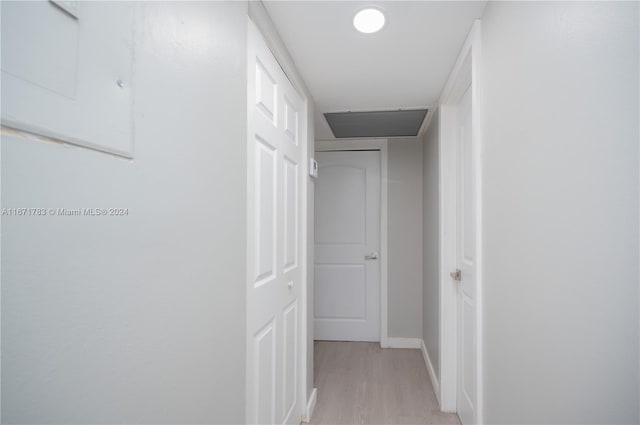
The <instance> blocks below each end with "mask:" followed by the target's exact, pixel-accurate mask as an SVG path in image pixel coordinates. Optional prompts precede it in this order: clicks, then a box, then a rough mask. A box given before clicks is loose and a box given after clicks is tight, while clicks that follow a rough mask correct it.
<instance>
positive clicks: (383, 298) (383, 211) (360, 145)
mask: <svg viewBox="0 0 640 425" xmlns="http://www.w3.org/2000/svg"><path fill="white" fill-rule="evenodd" d="M371 149H375V150H379V151H380V346H381V347H383V348H388V347H389V333H388V329H387V321H388V320H387V310H388V305H387V303H388V301H387V285H388V281H387V278H388V276H387V270H388V269H387V267H388V235H387V221H388V214H387V205H388V204H387V191H388V187H387V186H388V178H387V139H362V140H358V139H348V140H339V141H333V140H316V152H326V151H349V150H371ZM319 178H322V176H319Z"/></svg>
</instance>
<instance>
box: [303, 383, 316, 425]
mask: <svg viewBox="0 0 640 425" xmlns="http://www.w3.org/2000/svg"><path fill="white" fill-rule="evenodd" d="M317 400H318V389H317V388H314V389H313V391H311V396H309V401H308V402H307V411H306V412H305V414H304V416H303V417H302V422H304V423H307V424H308V423H310V422H311V418H312V417H313V411H314V410H315V409H316V401H317Z"/></svg>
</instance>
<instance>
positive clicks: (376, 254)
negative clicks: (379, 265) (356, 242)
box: [364, 252, 378, 260]
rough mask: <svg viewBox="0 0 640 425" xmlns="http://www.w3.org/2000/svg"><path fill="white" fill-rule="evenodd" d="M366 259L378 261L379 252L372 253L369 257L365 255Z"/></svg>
mask: <svg viewBox="0 0 640 425" xmlns="http://www.w3.org/2000/svg"><path fill="white" fill-rule="evenodd" d="M364 259H365V260H377V259H378V253H377V252H372V253H371V254H369V255H365V256H364Z"/></svg>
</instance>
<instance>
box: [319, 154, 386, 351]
mask: <svg viewBox="0 0 640 425" xmlns="http://www.w3.org/2000/svg"><path fill="white" fill-rule="evenodd" d="M316 159H317V161H318V173H319V176H318V180H317V181H316V190H315V196H316V198H315V208H316V210H315V294H314V304H315V305H314V328H315V339H317V340H337V341H380V261H379V250H380V152H379V151H334V152H317V153H316Z"/></svg>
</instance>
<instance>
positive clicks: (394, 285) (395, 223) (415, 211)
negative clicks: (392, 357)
mask: <svg viewBox="0 0 640 425" xmlns="http://www.w3.org/2000/svg"><path fill="white" fill-rule="evenodd" d="M387 161H388V163H387V167H388V186H387V187H388V194H387V196H388V244H389V245H388V256H389V259H388V334H389V337H401V338H422V143H420V141H419V140H418V139H416V138H410V139H390V140H389V144H388V159H387Z"/></svg>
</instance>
